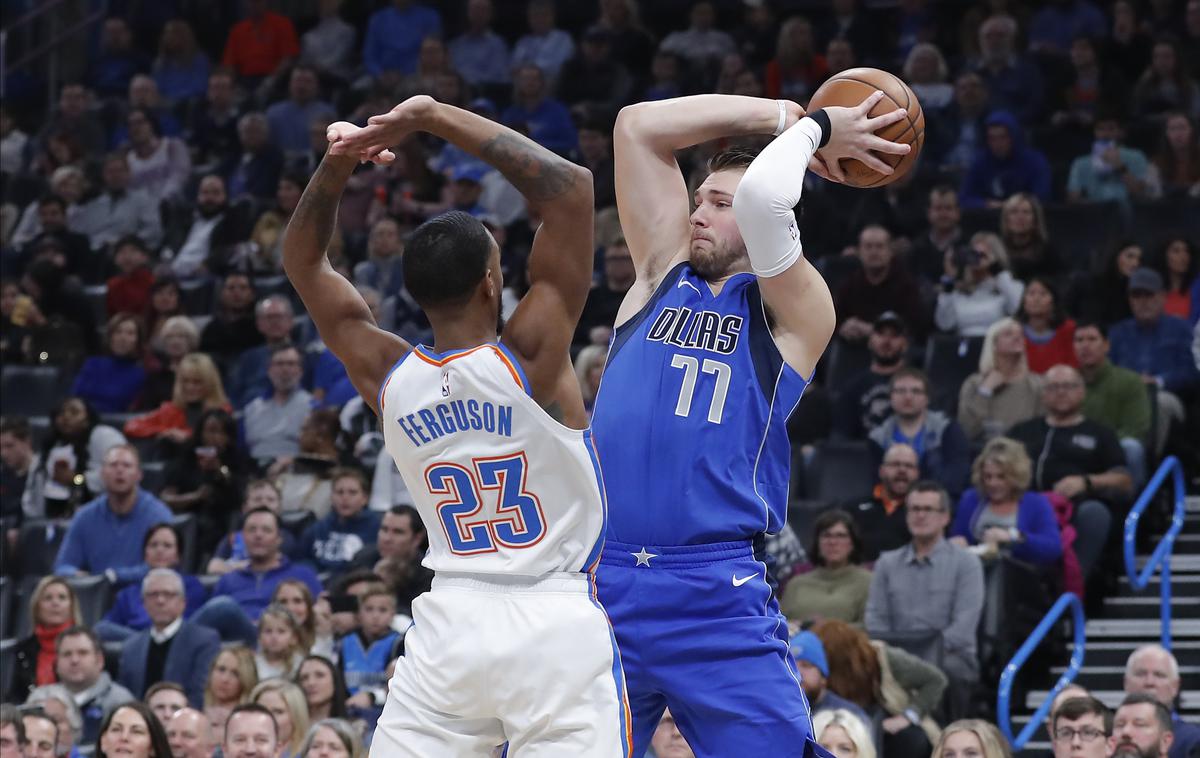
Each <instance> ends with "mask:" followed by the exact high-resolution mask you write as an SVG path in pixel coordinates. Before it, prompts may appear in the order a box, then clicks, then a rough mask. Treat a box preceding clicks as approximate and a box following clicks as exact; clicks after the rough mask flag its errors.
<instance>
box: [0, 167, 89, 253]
mask: <svg viewBox="0 0 1200 758" xmlns="http://www.w3.org/2000/svg"><path fill="white" fill-rule="evenodd" d="M87 187H88V185H87V177H86V175H85V174H84V173H83V170H82V169H81V168H79V167H78V166H60V167H59V168H56V169H55V170H54V173H53V174H51V175H50V191H51V192H52V193H53V194H54V195H55V196H57V197H60V198H62V201H63V203H65V204H66V206H67V220H68V221H70V220H71V219H72V218H73V217H74V215H75V213H76V212H77V210H78V207H79V201H80V200H82V199H83V196H84V194H85V193H86V192H87ZM40 206H41V199H40V198H38V199H35V200H33V201H31V202H30V203H29V204H28V205H26V206H25V210H23V211H22V212H21V220H20V221H18V222H17V225H16V226H15V227H14V228H13V230H12V236H11V237H10V238H9V244H11V245H12V246H13V247H15V248H22V247H24V246H25V245H28V244H29V243H30V242H31V241H33V239H34V238H35V237H37V236H38V235H39V234H41V233H42V220H41V218H40V217H39V215H38V209H39V207H40Z"/></svg>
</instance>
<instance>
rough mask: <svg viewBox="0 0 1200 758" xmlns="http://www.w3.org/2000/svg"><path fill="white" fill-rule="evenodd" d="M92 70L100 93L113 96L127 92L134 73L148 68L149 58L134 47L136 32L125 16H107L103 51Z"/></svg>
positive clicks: (92, 78)
mask: <svg viewBox="0 0 1200 758" xmlns="http://www.w3.org/2000/svg"><path fill="white" fill-rule="evenodd" d="M89 69H90V71H91V80H92V85H93V86H94V87H95V89H96V94H98V95H100V96H101V97H113V98H115V97H121V96H122V95H124V94H125V90H126V88H127V87H129V81H130V80H131V79H132V78H133V75H134V74H137V73H140V72H142V71H145V70H146V59H145V58H144V57H143V56H142V54H141V53H140V52H138V51H137V50H136V49H135V48H134V47H133V32H132V31H130V29H129V24H128V23H126V21H125V19H123V18H120V17H119V16H113V17H111V18H108V19H105V21H104V28H103V31H102V32H101V36H100V50H99V53H98V55H97V56H96V58H95V60H93V61H92V62H91V64H90V66H89Z"/></svg>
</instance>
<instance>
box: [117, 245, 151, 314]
mask: <svg viewBox="0 0 1200 758" xmlns="http://www.w3.org/2000/svg"><path fill="white" fill-rule="evenodd" d="M113 249H114V251H115V252H114V253H113V263H115V264H116V265H117V270H118V271H120V272H121V273H119V274H117V275H116V276H113V277H111V278H109V280H108V292H107V295H106V296H105V306H106V307H107V309H108V315H109V316H110V317H111V316H115V315H117V314H118V313H133V314H138V315H140V314H142V313H143V312H144V311H145V310H146V308H147V307H148V306H149V305H150V288H151V287H153V286H154V272H153V271H151V270H150V254H149V252H148V251H147V250H146V243H144V242H142V240H141V238H140V237H137V236H136V235H132V234H130V235H127V236H125V237H122V238H121V239H119V240H117V244H116V245H115V246H114V248H113Z"/></svg>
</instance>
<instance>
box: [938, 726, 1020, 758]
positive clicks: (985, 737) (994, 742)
mask: <svg viewBox="0 0 1200 758" xmlns="http://www.w3.org/2000/svg"><path fill="white" fill-rule="evenodd" d="M933 758H1012V751H1010V750H1009V749H1008V743H1007V742H1005V741H1004V737H1003V736H1001V734H1000V730H999V729H997V728H996V727H995V726H994V725H992V724H989V723H988V722H986V721H981V720H980V719H963V720H961V721H955V722H954V723H953V724H951V725H950V726H948V727H946V728H945V729H944V730H943V731H942V738H941V739H940V740H938V744H937V747H935V748H934V749H933Z"/></svg>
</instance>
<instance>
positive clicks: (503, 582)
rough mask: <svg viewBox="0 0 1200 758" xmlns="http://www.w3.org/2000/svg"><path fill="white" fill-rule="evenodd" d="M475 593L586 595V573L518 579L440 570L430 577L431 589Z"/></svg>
mask: <svg viewBox="0 0 1200 758" xmlns="http://www.w3.org/2000/svg"><path fill="white" fill-rule="evenodd" d="M439 587H443V588H446V589H450V588H455V589H466V590H478V591H481V592H490V593H493V594H495V593H501V594H523V593H544V592H567V593H572V594H575V593H585V594H586V593H587V592H588V591H589V587H588V574H583V573H572V572H568V571H556V572H553V573H550V574H543V575H541V576H518V575H514V574H470V573H461V574H460V573H455V572H453V571H439V572H437V573H436V574H434V575H433V587H432V589H435V590H436V589H438V588H439Z"/></svg>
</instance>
